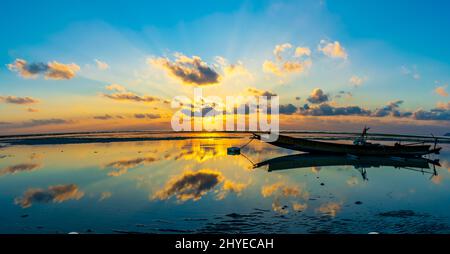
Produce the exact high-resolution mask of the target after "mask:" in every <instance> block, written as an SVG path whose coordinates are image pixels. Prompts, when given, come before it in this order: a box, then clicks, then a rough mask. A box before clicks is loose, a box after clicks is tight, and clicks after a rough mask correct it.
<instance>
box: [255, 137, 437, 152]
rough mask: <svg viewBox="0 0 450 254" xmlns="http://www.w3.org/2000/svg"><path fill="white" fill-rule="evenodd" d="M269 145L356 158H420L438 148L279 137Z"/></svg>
mask: <svg viewBox="0 0 450 254" xmlns="http://www.w3.org/2000/svg"><path fill="white" fill-rule="evenodd" d="M254 138H256V139H259V140H261V136H260V135H258V134H254ZM268 143H269V144H271V145H274V146H278V147H282V148H286V149H291V150H295V151H302V152H308V153H324V154H351V155H357V156H401V157H404V156H413V157H414V156H422V155H425V154H430V153H438V152H439V150H440V148H436V149H430V145H414V146H407V145H394V146H388V145H379V144H368V145H351V144H338V143H329V142H321V141H315V140H309V139H304V138H294V137H289V136H284V135H279V138H278V139H277V140H276V141H273V142H268Z"/></svg>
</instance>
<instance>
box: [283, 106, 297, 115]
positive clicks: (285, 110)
mask: <svg viewBox="0 0 450 254" xmlns="http://www.w3.org/2000/svg"><path fill="white" fill-rule="evenodd" d="M297 110H298V108H297V107H296V106H294V105H293V104H287V105H280V108H279V113H280V114H282V115H292V114H294V113H296V112H297Z"/></svg>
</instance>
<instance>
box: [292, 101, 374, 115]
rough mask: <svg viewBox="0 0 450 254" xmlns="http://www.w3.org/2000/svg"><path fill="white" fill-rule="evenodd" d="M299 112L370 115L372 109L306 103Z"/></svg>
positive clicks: (309, 113) (305, 113) (308, 113)
mask: <svg viewBox="0 0 450 254" xmlns="http://www.w3.org/2000/svg"><path fill="white" fill-rule="evenodd" d="M299 114H301V115H305V116H339V115H341V116H349V115H361V116H369V115H370V114H371V111H370V110H366V109H363V108H361V107H359V106H345V107H334V106H331V105H329V104H327V103H324V104H320V105H317V106H309V105H308V104H305V105H304V106H303V107H301V108H300V111H299Z"/></svg>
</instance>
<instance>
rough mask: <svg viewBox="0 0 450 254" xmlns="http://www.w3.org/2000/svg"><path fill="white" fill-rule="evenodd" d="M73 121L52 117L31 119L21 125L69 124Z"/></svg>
mask: <svg viewBox="0 0 450 254" xmlns="http://www.w3.org/2000/svg"><path fill="white" fill-rule="evenodd" d="M67 123H72V121H68V120H64V119H58V118H50V119H31V120H30V121H26V122H22V123H21V124H20V127H36V126H42V125H54V124H67Z"/></svg>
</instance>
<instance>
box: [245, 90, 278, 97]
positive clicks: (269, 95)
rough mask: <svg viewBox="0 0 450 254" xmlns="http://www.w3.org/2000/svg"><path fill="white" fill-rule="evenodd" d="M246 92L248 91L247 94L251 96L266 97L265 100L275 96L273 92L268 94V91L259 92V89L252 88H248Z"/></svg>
mask: <svg viewBox="0 0 450 254" xmlns="http://www.w3.org/2000/svg"><path fill="white" fill-rule="evenodd" d="M247 91H248V92H249V93H251V94H253V95H256V96H266V97H267V98H270V97H272V96H277V94H276V93H273V92H270V91H263V90H259V89H256V88H253V87H249V88H248V89H247Z"/></svg>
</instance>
